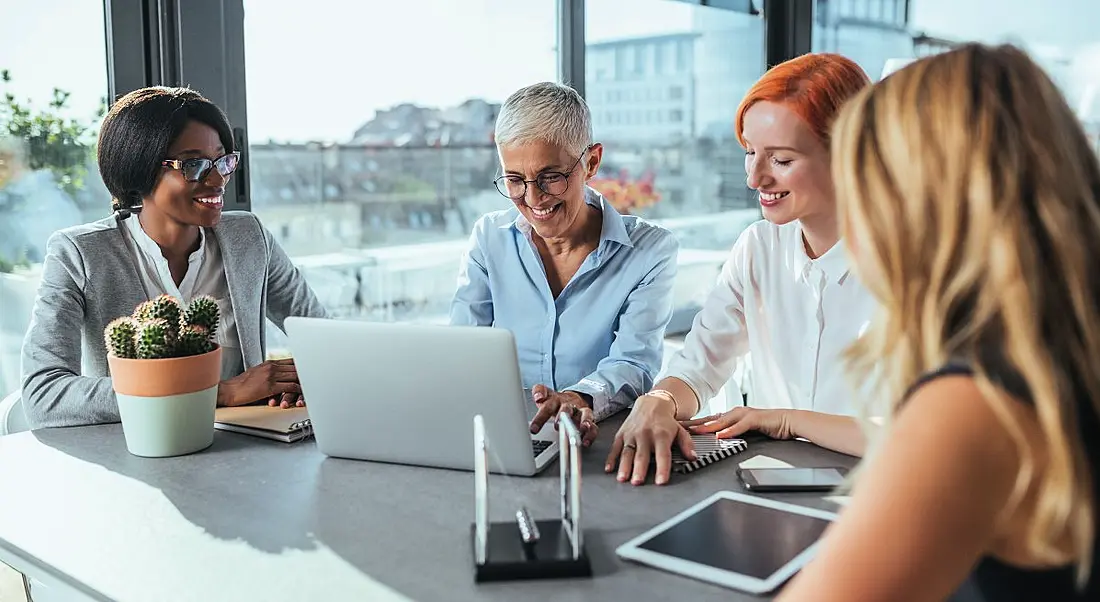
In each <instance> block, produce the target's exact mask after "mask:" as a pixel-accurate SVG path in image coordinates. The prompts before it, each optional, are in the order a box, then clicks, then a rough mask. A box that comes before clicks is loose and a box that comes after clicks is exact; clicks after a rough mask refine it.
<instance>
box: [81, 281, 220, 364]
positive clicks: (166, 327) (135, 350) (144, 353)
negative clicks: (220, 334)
mask: <svg viewBox="0 0 1100 602" xmlns="http://www.w3.org/2000/svg"><path fill="white" fill-rule="evenodd" d="M218 318H219V310H218V304H217V302H215V301H214V299H213V298H212V297H209V296H206V295H203V296H200V297H195V298H194V299H192V300H191V303H189V304H188V305H187V307H186V308H185V307H183V306H182V305H181V304H180V302H179V300H177V299H176V298H175V297H172V296H170V295H161V296H159V297H157V298H156V299H153V300H152V301H146V302H144V303H142V304H141V305H138V306H137V308H136V309H134V313H133V314H132V315H129V316H123V317H121V318H118V319H116V320H114V321H112V322H111V323H110V324H108V325H107V328H106V330H105V331H104V333H103V335H104V336H103V338H104V340H105V342H106V345H107V353H108V354H110V355H113V356H115V357H119V358H126V359H143V360H151V359H163V358H169V357H187V356H191V355H202V354H204V353H209V352H211V351H213V350H214V348H215V347H216V343H215V342H214V335H215V333H216V332H217V328H218Z"/></svg>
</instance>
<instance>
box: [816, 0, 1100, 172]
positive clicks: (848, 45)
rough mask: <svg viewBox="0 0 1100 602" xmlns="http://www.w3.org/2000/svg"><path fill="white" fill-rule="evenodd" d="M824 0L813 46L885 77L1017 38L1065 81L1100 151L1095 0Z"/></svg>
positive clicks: (1098, 33)
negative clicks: (937, 57)
mask: <svg viewBox="0 0 1100 602" xmlns="http://www.w3.org/2000/svg"><path fill="white" fill-rule="evenodd" d="M1005 4H1006V3H1005V2H1003V1H1002V0H817V5H816V11H815V18H814V29H813V34H814V38H813V48H814V50H817V51H830V52H839V53H841V54H844V55H846V56H849V57H851V58H853V59H855V60H856V61H857V62H859V64H860V65H861V66H862V67H863V68H864V69H865V70H866V71H867V73H868V75H870V76H871V78H872V79H874V80H877V79H879V78H880V77H882V76H883V75H884V74H885V73H888V72H890V71H892V70H894V69H896V68H897V67H898V66H900V65H903V64H905V62H906V61H908V60H912V59H913V58H915V57H922V56H928V55H930V54H935V53H937V52H942V51H944V50H947V49H949V48H951V47H952V45H954V44H957V43H959V42H967V41H978V42H986V43H1002V42H1010V43H1013V44H1016V45H1018V46H1020V47H1022V48H1024V49H1025V50H1026V51H1027V52H1028V53H1029V54H1030V55H1031V56H1032V58H1034V59H1035V60H1036V61H1037V62H1038V63H1039V64H1041V65H1042V66H1043V68H1044V69H1046V71H1047V73H1049V74H1050V75H1051V77H1052V78H1053V79H1054V80H1055V81H1056V82H1057V83H1058V85H1059V86H1060V87H1061V89H1062V92H1063V94H1065V96H1066V98H1067V100H1068V101H1069V103H1070V105H1071V106H1072V107H1073V108H1074V109H1075V110H1076V111H1077V113H1078V115H1079V116H1080V118H1081V120H1082V122H1083V123H1084V125H1085V128H1086V130H1088V132H1089V135H1090V136H1091V137H1092V139H1093V140H1094V143H1095V147H1096V149H1097V151H1098V152H1100V30H1098V29H1097V28H1096V20H1095V19H1090V18H1087V15H1094V14H1096V4H1095V1H1094V0H1061V1H1060V2H1054V3H1043V2H1012V3H1008V4H1010V5H1011V9H1006V7H1005Z"/></svg>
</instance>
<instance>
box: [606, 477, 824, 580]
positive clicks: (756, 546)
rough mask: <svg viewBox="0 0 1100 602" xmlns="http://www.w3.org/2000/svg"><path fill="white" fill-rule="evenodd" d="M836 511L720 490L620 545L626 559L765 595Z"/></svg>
mask: <svg viewBox="0 0 1100 602" xmlns="http://www.w3.org/2000/svg"><path fill="white" fill-rule="evenodd" d="M836 517H837V515H836V514H835V513H833V512H827V511H825V510H815V509H812V508H804V507H802V506H795V505H792V504H785V503H783V502H777V501H775V500H769V499H764V498H758V497H751V496H747V495H744V494H742V493H735V492H732V491H719V492H718V493H716V494H714V495H712V496H711V497H709V498H707V499H705V500H703V501H701V502H699V503H698V504H695V505H694V506H692V507H690V508H688V509H687V510H684V511H683V512H681V513H680V514H677V515H676V516H674V517H672V518H670V519H669V520H667V521H665V522H663V523H661V524H659V525H657V526H656V527H654V528H652V529H650V530H649V531H646V532H645V533H642V534H641V535H639V536H638V537H635V538H634V539H632V540H630V541H628V542H626V543H624V544H623V545H621V546H619V548H618V549H617V550H615V553H616V554H618V555H619V557H621V558H625V559H628V560H633V561H636V562H640V563H642V564H647V565H650V566H653V567H655V568H659V569H663V570H666V571H670V572H673V573H678V574H681V575H684V576H686V577H691V578H694V579H699V580H700V581H707V582H710V583H714V584H716V585H721V586H723V587H730V588H734V589H739V590H742V591H745V592H749V593H753V594H763V593H767V592H770V591H772V590H774V589H776V588H777V587H779V586H780V585H781V584H782V583H783V582H784V581H786V580H787V579H789V578H790V577H791V576H792V575H794V574H795V573H796V572H797V571H798V570H799V569H800V568H802V567H803V566H805V564H806V563H807V562H808V561H809V560H810V558H812V557H813V553H814V551H815V550H816V548H817V544H818V540H819V539H820V538H821V535H822V533H824V531H825V528H826V527H828V526H829V523H831V522H832V521H833V520H834V519H836Z"/></svg>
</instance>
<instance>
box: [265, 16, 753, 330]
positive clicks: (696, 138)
mask: <svg viewBox="0 0 1100 602" xmlns="http://www.w3.org/2000/svg"><path fill="white" fill-rule="evenodd" d="M558 4H559V3H558V2H557V1H555V0H525V1H523V2H515V1H511V0H476V1H473V0H465V1H463V2H455V1H453V0H434V1H421V2H416V3H387V5H386V10H385V11H384V13H383V12H380V11H379V10H377V7H375V6H373V5H370V4H364V5H363V6H362V7H358V6H354V7H353V6H352V5H349V4H347V3H345V2H336V1H320V2H319V3H318V2H314V3H311V4H310V5H309V6H308V7H306V6H303V5H300V4H296V3H290V2H271V1H266V0H265V1H260V0H246V1H245V3H244V7H245V58H246V73H247V76H246V77H247V84H248V85H247V90H248V128H249V138H250V140H251V144H250V147H249V152H250V157H249V161H250V166H251V190H252V209H253V210H254V211H255V212H256V213H257V214H258V215H259V216H260V217H261V219H262V220H263V222H264V224H265V225H266V226H267V227H268V229H270V230H271V231H272V232H273V234H274V235H275V237H276V239H278V241H279V243H280V244H282V245H283V246H284V247H285V248H286V249H287V251H288V253H289V254H290V255H291V257H292V258H293V259H294V261H295V262H296V263H297V264H298V265H299V266H300V267H301V268H302V269H303V270H304V271H305V273H306V277H307V279H308V280H309V281H310V284H311V285H312V286H313V288H314V290H316V291H317V293H318V295H319V296H320V297H321V299H322V301H323V302H324V303H325V305H326V306H327V307H328V308H330V309H331V310H332V311H333V312H334V313H336V314H337V315H338V316H341V317H347V318H352V319H367V320H398V321H443V320H445V319H446V313H447V308H448V305H449V302H450V299H451V296H452V294H453V292H454V287H455V284H456V275H457V268H458V260H459V257H460V255H461V253H462V251H463V249H464V248H465V245H466V240H467V237H468V235H469V231H470V228H471V226H472V225H473V223H474V221H475V220H476V219H477V218H478V217H480V216H481V215H482V214H484V213H486V212H488V211H492V210H496V209H501V208H505V207H508V206H509V203H508V201H507V199H504V198H503V197H501V196H500V195H499V194H498V193H497V192H496V191H495V190H494V189H493V186H492V180H493V178H494V176H495V175H496V173H497V170H498V169H499V166H498V160H497V157H496V150H495V147H494V146H493V142H492V131H493V127H494V123H495V119H496V116H497V113H498V111H499V108H500V103H501V102H502V101H503V100H504V99H505V98H506V97H507V95H508V94H509V93H511V92H512V91H514V90H515V89H517V88H519V87H521V86H524V85H527V84H531V83H535V82H537V81H543V80H557V79H558V78H559V75H558V64H559V60H558V52H557V45H558V33H559V32H558V30H557V27H556V25H555V24H556V21H557V16H558V9H559V6H558ZM585 11H586V12H585V21H586V23H587V28H586V31H585V32H584V33H585V36H586V38H587V42H588V43H587V45H586V47H585V48H584V52H585V61H586V71H587V77H586V90H585V94H586V97H587V99H588V102H589V104H590V105H591V108H592V112H593V122H594V129H595V134H596V137H597V139H598V140H599V141H600V142H603V143H604V144H605V145H606V148H607V152H606V154H605V158H606V159H605V161H606V162H605V164H604V166H603V168H602V169H601V174H600V177H599V178H598V179H597V180H596V181H595V183H594V185H595V187H596V188H598V189H599V190H601V191H603V192H604V193H605V194H607V195H608V196H609V198H611V199H612V201H613V202H614V203H615V204H616V206H617V207H618V208H619V210H620V211H622V212H624V213H635V214H639V215H642V216H645V217H647V218H651V219H654V220H658V221H660V222H661V223H663V224H664V225H666V226H668V227H670V228H672V229H673V230H674V231H675V232H676V233H677V234H678V235H679V236H680V237H681V240H683V241H684V245H683V247H684V248H683V251H682V252H681V258H680V276H679V278H678V282H677V291H676V295H677V307H678V309H680V310H682V311H681V312H680V313H679V314H678V315H679V320H678V323H674V325H673V329H674V330H676V329H681V330H682V329H686V327H687V326H688V325H689V322H688V321H689V320H690V317H691V313H692V308H693V307H695V306H697V305H698V303H699V302H700V301H701V300H702V297H703V296H704V295H705V294H706V292H707V291H708V290H709V288H710V287H711V286H712V285H713V282H714V278H715V275H716V274H717V271H718V269H719V267H720V265H721V262H722V260H723V259H724V257H725V255H726V252H727V251H728V249H729V247H730V245H731V244H732V243H733V241H734V239H735V238H736V236H737V235H738V234H739V233H740V232H741V230H742V229H743V228H744V227H745V226H746V225H747V224H748V223H750V222H751V221H753V220H755V219H757V218H758V217H759V211H758V210H757V209H756V206H755V203H754V201H753V200H752V198H751V195H750V194H749V193H748V190H747V189H746V188H745V174H744V170H743V160H742V158H741V154H740V147H739V146H738V145H737V142H736V140H735V138H734V136H733V130H732V121H733V114H734V111H735V109H736V106H737V102H738V101H739V100H740V97H741V95H742V94H743V93H744V91H745V89H747V88H748V86H749V85H750V84H751V83H752V82H753V80H755V79H756V78H757V77H759V75H760V73H761V71H762V68H763V64H764V58H763V56H762V53H763V39H762V35H763V24H762V21H761V20H760V18H759V17H758V16H757V17H751V16H749V15H747V14H744V13H738V12H733V11H729V10H722V9H708V8H700V7H698V6H691V5H689V4H686V3H680V2H671V1H669V0H644V1H642V2H635V1H634V0H589V1H588V2H586V3H585ZM383 14H384V17H385V18H380V17H381V16H382V15H383ZM291 38H292V39H294V40H295V44H293V45H291V44H287V43H286V40H288V39H291ZM414 43H415V45H416V46H415V52H413V51H412V50H410V48H412V46H411V44H414ZM383 57H385V58H383ZM269 331H270V336H271V339H272V340H273V341H275V344H274V346H276V347H277V346H278V345H279V341H282V340H283V338H282V337H281V335H280V333H278V332H276V331H274V329H269Z"/></svg>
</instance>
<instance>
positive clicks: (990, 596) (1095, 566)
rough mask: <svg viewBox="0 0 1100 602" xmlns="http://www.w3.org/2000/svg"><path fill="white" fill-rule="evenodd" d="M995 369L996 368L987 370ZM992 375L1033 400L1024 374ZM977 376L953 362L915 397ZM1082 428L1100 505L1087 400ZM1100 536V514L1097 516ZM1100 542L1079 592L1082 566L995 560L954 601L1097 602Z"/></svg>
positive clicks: (1098, 457)
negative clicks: (939, 382)
mask: <svg viewBox="0 0 1100 602" xmlns="http://www.w3.org/2000/svg"><path fill="white" fill-rule="evenodd" d="M987 369H991V368H987ZM1003 372H1004V373H1002V374H990V378H992V379H993V380H994V381H995V382H996V383H997V384H998V385H1000V386H1001V387H1003V388H1004V389H1005V391H1007V392H1008V393H1010V394H1012V395H1013V396H1015V397H1017V398H1018V399H1020V400H1023V401H1024V402H1028V400H1029V399H1030V395H1029V393H1028V390H1027V386H1026V385H1025V384H1024V382H1023V379H1021V378H1020V377H1019V375H1017V374H1014V373H1010V372H1007V371H1003ZM960 374H961V375H967V376H969V375H972V374H973V371H972V370H971V369H970V367H969V366H967V365H965V364H956V363H952V364H949V365H947V366H944V367H943V368H940V369H939V370H936V371H935V372H932V373H929V374H926V375H924V376H923V377H921V378H920V379H919V380H918V381H917V382H916V383H915V384H914V385H913V387H912V388H911V389H910V394H911V393H912V392H913V391H915V390H916V389H918V388H919V387H920V386H921V385H923V384H925V383H928V382H929V381H932V380H935V379H937V378H940V377H943V376H951V375H960ZM1077 424H1078V429H1079V432H1080V438H1081V441H1082V442H1083V443H1084V447H1085V456H1086V458H1087V459H1088V464H1089V469H1090V472H1091V473H1092V484H1093V499H1094V500H1097V503H1100V418H1098V417H1097V415H1096V411H1095V410H1093V408H1092V405H1091V404H1090V403H1089V402H1088V400H1087V399H1079V403H1078V404H1077ZM1095 513H1096V514H1097V517H1096V518H1097V520H1096V521H1095V524H1096V528H1097V531H1098V535H1100V511H1098V512H1095ZM1098 544H1100V537H1097V538H1096V541H1094V542H1093V547H1092V550H1093V551H1092V570H1091V571H1090V573H1089V580H1088V582H1087V584H1086V585H1085V587H1084V588H1083V589H1078V588H1077V585H1076V583H1077V581H1076V565H1068V566H1065V567H1061V568H1056V569H1040V570H1036V569H1026V568H1020V567H1016V566H1012V565H1009V564H1006V563H1004V562H1002V561H1000V560H997V559H996V558H993V557H992V556H986V557H984V558H982V559H981V561H980V562H979V563H978V565H977V566H976V567H975V568H974V571H973V572H972V573H971V574H970V576H969V577H968V578H967V580H966V581H965V582H964V583H963V585H962V586H961V587H960V588H959V589H958V591H956V592H955V594H954V595H953V596H952V597H951V600H952V602H1017V601H1019V602H1025V601H1026V602H1046V601H1050V602H1062V601H1068V602H1084V601H1086V600H1089V601H1091V602H1097V601H1100V545H1098Z"/></svg>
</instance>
